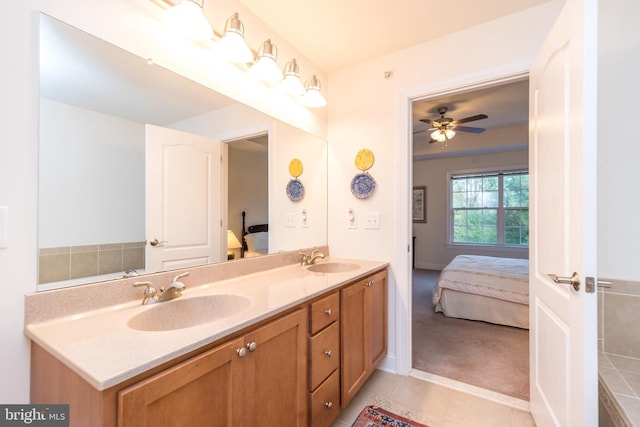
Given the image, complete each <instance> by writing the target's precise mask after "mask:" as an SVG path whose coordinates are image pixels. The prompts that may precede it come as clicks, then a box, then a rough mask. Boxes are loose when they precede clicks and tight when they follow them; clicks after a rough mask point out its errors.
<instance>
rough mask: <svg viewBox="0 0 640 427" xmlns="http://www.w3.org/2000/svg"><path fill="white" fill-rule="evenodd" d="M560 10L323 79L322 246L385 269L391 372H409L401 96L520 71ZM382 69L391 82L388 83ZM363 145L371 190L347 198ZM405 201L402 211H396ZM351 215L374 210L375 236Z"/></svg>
mask: <svg viewBox="0 0 640 427" xmlns="http://www.w3.org/2000/svg"><path fill="white" fill-rule="evenodd" d="M560 6H561V3H557V2H554V3H548V4H545V5H543V6H540V7H536V8H534V9H530V10H528V11H525V12H522V13H518V14H515V15H512V16H508V17H506V18H503V19H499V20H496V21H493V22H491V23H488V24H485V25H481V26H478V27H475V28H471V29H469V30H466V31H463V32H460V33H457V34H454V35H451V36H448V37H446V38H442V39H440V40H437V41H434V42H430V43H425V44H422V45H418V46H415V47H413V48H410V49H406V50H402V51H399V52H396V53H394V54H391V55H388V56H384V57H382V58H378V59H376V60H373V61H370V62H366V63H363V64H358V65H355V66H353V67H350V68H348V69H345V70H342V71H339V72H336V73H334V74H331V75H330V76H329V98H328V102H329V104H328V105H329V106H328V108H329V134H328V135H329V136H328V141H329V170H330V171H331V173H330V174H329V194H330V198H329V215H328V217H329V246H330V248H331V252H332V255H338V256H344V257H355V258H369V259H377V260H385V261H389V262H390V263H391V273H390V287H389V289H390V295H389V296H390V300H389V301H390V308H389V320H390V321H389V356H388V358H387V361H386V366H387V367H389V369H396V368H398V370H399V371H400V372H407V371H408V367H407V366H406V364H405V361H406V360H408V356H407V355H406V354H403V352H405V353H406V350H407V345H406V341H407V339H408V337H407V335H408V332H407V331H408V328H409V325H408V322H407V319H408V318H409V316H408V314H407V313H408V310H409V307H410V304H409V280H410V276H409V269H410V259H409V256H410V253H409V252H408V250H407V249H408V246H409V244H410V234H411V231H410V223H409V218H408V215H407V218H404V217H401V216H399V215H398V212H399V211H403V212H409V208H408V206H409V202H408V201H409V196H408V194H409V192H410V180H409V177H410V173H411V161H410V156H411V152H410V147H407V145H409V135H408V133H409V132H410V115H409V113H408V110H409V107H408V101H407V98H408V97H409V96H415V97H418V96H425V95H430V94H434V95H435V94H437V93H440V92H445V91H446V90H448V89H453V88H457V87H460V86H465V85H469V84H473V83H474V82H482V81H485V80H487V79H489V78H495V77H497V76H504V75H509V74H513V73H518V72H522V71H527V70H528V69H529V66H530V64H531V62H532V60H533V57H534V55H535V54H536V52H537V50H538V47H539V46H540V45H541V42H542V40H543V38H544V36H545V35H546V34H547V32H548V30H549V29H550V27H551V25H552V23H553V21H554V20H555V17H556V16H557V14H558V12H559V8H560ZM385 71H391V72H392V73H393V75H392V77H391V78H389V79H385V77H384V73H385ZM401 117H403V118H402V119H401ZM365 147H366V148H369V149H371V150H372V151H373V153H374V155H375V159H376V160H375V164H374V166H373V167H372V168H371V169H370V171H369V172H370V174H371V175H372V176H373V177H374V178H375V180H376V182H377V188H376V191H375V193H374V194H373V195H372V196H371V197H370V198H368V199H364V200H360V199H356V198H354V197H353V196H352V195H351V192H350V190H349V183H350V181H351V179H352V178H353V176H354V175H355V174H356V173H357V172H358V170H357V169H356V168H355V166H354V163H353V162H354V157H355V155H356V153H357V152H358V151H359V150H360V149H361V148H365ZM405 201H406V205H405V206H400V205H399V204H400V203H405ZM349 208H353V209H354V210H355V213H356V216H357V217H358V219H359V223H360V224H362V221H360V218H362V214H364V213H366V212H379V213H380V214H381V229H380V230H366V229H363V228H362V227H361V226H360V228H358V229H354V230H351V229H347V226H346V224H347V222H346V216H347V210H348V209H349ZM397 309H398V311H396V310H397ZM396 319H400V321H399V323H398V324H396ZM403 319H404V320H403ZM402 322H404V323H402ZM396 358H398V359H397V360H394V359H396ZM396 362H399V364H396Z"/></svg>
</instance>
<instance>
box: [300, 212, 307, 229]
mask: <svg viewBox="0 0 640 427" xmlns="http://www.w3.org/2000/svg"><path fill="white" fill-rule="evenodd" d="M308 219H309V217H308V216H307V210H306V209H302V212H301V214H300V223H301V225H300V226H301V227H302V228H309V221H308Z"/></svg>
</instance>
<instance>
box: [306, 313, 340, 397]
mask: <svg viewBox="0 0 640 427" xmlns="http://www.w3.org/2000/svg"><path fill="white" fill-rule="evenodd" d="M309 358H310V361H311V366H310V369H309V390H310V391H313V390H315V388H316V387H318V386H319V385H320V383H322V381H324V380H325V378H327V376H329V374H330V373H331V372H333V371H334V370H335V369H336V368H337V367H338V365H339V364H340V327H339V324H338V322H335V323H333V324H332V325H331V326H329V327H328V328H326V329H325V330H323V331H322V332H320V333H318V334H317V335H315V336H313V337H311V338H309Z"/></svg>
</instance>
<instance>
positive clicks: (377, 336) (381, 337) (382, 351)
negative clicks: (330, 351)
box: [366, 271, 387, 370]
mask: <svg viewBox="0 0 640 427" xmlns="http://www.w3.org/2000/svg"><path fill="white" fill-rule="evenodd" d="M369 281H370V283H371V284H370V285H369V286H368V287H367V291H366V298H367V301H366V307H367V311H368V312H367V316H366V319H367V323H368V341H369V356H368V360H367V361H368V363H369V368H370V369H371V370H373V369H375V367H376V366H377V365H378V363H380V361H381V360H382V358H383V357H384V356H385V355H386V354H387V272H386V271H383V272H380V273H377V274H375V275H373V276H372V277H370V278H369Z"/></svg>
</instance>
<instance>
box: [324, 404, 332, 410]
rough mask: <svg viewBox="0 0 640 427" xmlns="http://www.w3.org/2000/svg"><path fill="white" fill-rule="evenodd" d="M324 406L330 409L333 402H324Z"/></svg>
mask: <svg viewBox="0 0 640 427" xmlns="http://www.w3.org/2000/svg"><path fill="white" fill-rule="evenodd" d="M324 406H326V407H327V409H331V408H333V402H324Z"/></svg>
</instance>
